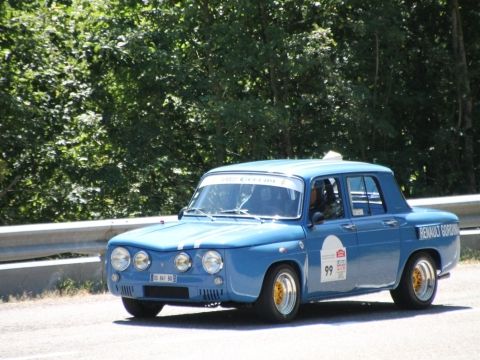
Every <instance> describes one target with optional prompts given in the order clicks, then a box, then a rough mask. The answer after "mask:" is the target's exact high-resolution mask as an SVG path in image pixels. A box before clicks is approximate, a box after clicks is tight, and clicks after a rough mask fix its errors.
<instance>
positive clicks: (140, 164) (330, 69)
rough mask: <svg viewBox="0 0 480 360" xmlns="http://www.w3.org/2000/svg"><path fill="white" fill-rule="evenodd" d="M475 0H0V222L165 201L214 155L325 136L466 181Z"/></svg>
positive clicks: (471, 159)
mask: <svg viewBox="0 0 480 360" xmlns="http://www.w3.org/2000/svg"><path fill="white" fill-rule="evenodd" d="M479 24H480V3H479V2H478V1H477V0H470V1H462V0H422V1H410V0H390V1H384V0H372V1H364V0H345V1H339V0H327V1H322V0H318V1H310V0H303V1H302V0H296V1H290V0H275V1H273V0H227V1H225V0H223V1H221V0H185V1H171V0H163V1H160V0H157V1H154V0H149V1H146V0H144V1H120V0H89V1H86V0H83V1H82V0H70V1H67V0H64V1H48V0H37V1H21V0H11V1H2V2H0V224H22V223H37V222H57V221H68V220H86V219H99V218H113V217H127V216H147V215H156V214H169V213H176V212H177V211H178V210H179V209H180V208H181V207H182V206H183V205H185V204H186V202H187V201H188V199H189V197H190V196H191V194H192V192H193V189H194V187H195V184H196V182H197V180H198V178H199V176H200V175H201V174H202V173H203V172H204V171H206V170H208V169H210V168H212V167H214V166H217V165H220V164H225V163H234V162H242V161H247V160H255V159H271V158H286V157H289V158H317V157H322V156H323V154H324V153H325V152H327V151H328V150H331V149H332V150H335V151H337V152H340V153H342V154H343V155H344V158H346V159H351V160H363V161H369V162H375V163H379V164H383V165H387V166H389V167H391V168H392V169H393V170H394V171H395V173H396V176H397V178H398V180H399V183H400V185H401V186H402V189H403V191H404V193H405V195H406V196H407V197H409V198H411V197H423V196H441V195H450V194H467V193H475V192H477V191H478V188H479V180H478V179H479V177H480V166H479V162H480V153H479V150H480V143H479V135H480V134H479V130H480V125H479V111H480V102H479V95H480V94H479V91H480V87H479V83H480V82H479V78H480V61H479V59H480V26H479Z"/></svg>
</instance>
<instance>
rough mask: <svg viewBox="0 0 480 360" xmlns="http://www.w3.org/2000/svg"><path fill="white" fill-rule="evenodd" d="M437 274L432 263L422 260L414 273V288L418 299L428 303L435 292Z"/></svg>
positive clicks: (416, 265)
mask: <svg viewBox="0 0 480 360" xmlns="http://www.w3.org/2000/svg"><path fill="white" fill-rule="evenodd" d="M435 282H436V274H435V269H434V267H433V266H432V264H431V263H430V261H428V260H426V259H424V258H420V259H419V260H418V261H417V263H416V264H415V267H414V268H413V272H412V287H413V291H414V292H415V295H416V297H417V298H418V299H419V300H421V301H428V300H429V299H430V298H431V296H432V294H433V293H434V291H435Z"/></svg>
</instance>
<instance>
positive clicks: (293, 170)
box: [207, 159, 392, 178]
mask: <svg viewBox="0 0 480 360" xmlns="http://www.w3.org/2000/svg"><path fill="white" fill-rule="evenodd" d="M219 172H267V173H273V174H285V175H290V176H291V175H293V176H299V177H303V178H311V177H314V176H319V175H328V174H340V173H364V172H388V173H392V170H390V169H389V168H387V167H385V166H381V165H375V164H369V163H365V162H357V161H344V160H322V159H300V160H293V159H283V160H262V161H252V162H246V163H240V164H233V165H226V166H221V167H218V168H215V169H212V170H210V171H209V172H208V173H207V174H211V173H219Z"/></svg>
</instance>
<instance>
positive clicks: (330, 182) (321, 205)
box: [309, 178, 344, 220]
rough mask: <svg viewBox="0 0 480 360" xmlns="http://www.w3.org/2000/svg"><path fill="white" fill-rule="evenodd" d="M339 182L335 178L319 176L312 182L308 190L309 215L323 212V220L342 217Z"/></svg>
mask: <svg viewBox="0 0 480 360" xmlns="http://www.w3.org/2000/svg"><path fill="white" fill-rule="evenodd" d="M339 184H340V182H339V181H338V179H337V178H319V179H315V180H314V181H313V182H312V189H311V192H310V211H309V212H310V216H311V215H312V214H313V213H315V212H321V213H323V216H324V217H325V220H333V219H340V218H343V217H344V211H343V204H342V194H341V192H340V185H339Z"/></svg>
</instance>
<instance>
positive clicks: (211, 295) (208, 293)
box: [200, 289, 223, 301]
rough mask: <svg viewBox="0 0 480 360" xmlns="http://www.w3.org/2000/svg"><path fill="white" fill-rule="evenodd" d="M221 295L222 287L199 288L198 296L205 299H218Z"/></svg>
mask: <svg viewBox="0 0 480 360" xmlns="http://www.w3.org/2000/svg"><path fill="white" fill-rule="evenodd" d="M222 295H223V290H222V289H220V290H218V289H200V296H201V297H202V298H203V300H205V301H219V300H220V298H221V296H222Z"/></svg>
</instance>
